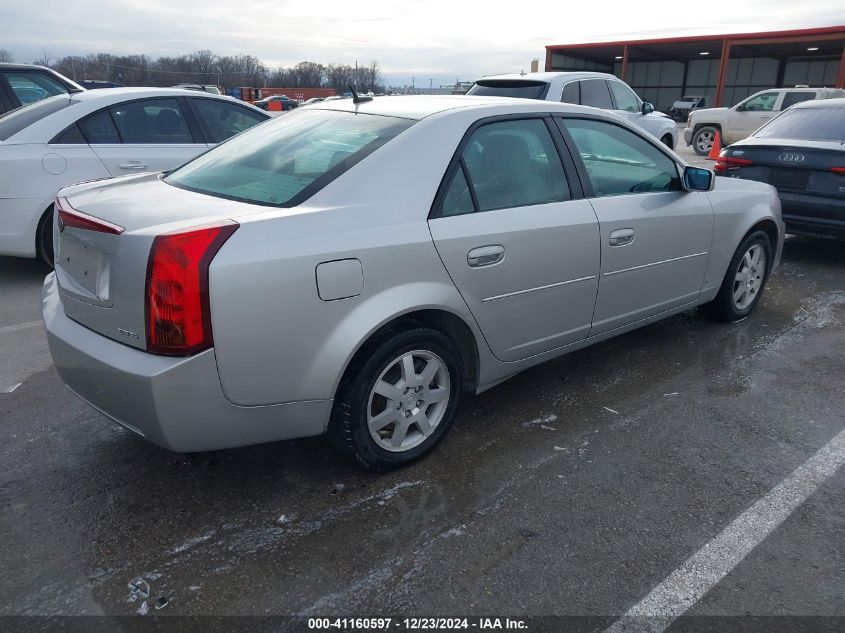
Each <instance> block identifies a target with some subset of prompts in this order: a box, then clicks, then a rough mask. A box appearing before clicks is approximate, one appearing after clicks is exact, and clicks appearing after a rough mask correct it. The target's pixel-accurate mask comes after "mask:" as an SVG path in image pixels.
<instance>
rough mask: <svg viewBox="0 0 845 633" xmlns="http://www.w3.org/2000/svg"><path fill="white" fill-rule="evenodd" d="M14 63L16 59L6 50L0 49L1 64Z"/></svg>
mask: <svg viewBox="0 0 845 633" xmlns="http://www.w3.org/2000/svg"><path fill="white" fill-rule="evenodd" d="M13 61H15V57H14V56H13V55H12V54H11V53H10V52H9V51H7V50H6V49H5V48H0V62H5V63H9V62H13Z"/></svg>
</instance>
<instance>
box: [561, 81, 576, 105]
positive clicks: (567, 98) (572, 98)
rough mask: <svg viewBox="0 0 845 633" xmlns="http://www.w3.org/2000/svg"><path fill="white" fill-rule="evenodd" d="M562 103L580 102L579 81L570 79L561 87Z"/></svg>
mask: <svg viewBox="0 0 845 633" xmlns="http://www.w3.org/2000/svg"><path fill="white" fill-rule="evenodd" d="M560 100H561V101H563V102H564V103H574V104H576V105H578V104H579V103H581V82H580V81H570V82H569V83H568V84H566V85H565V86H564V87H563V96H561V98H560Z"/></svg>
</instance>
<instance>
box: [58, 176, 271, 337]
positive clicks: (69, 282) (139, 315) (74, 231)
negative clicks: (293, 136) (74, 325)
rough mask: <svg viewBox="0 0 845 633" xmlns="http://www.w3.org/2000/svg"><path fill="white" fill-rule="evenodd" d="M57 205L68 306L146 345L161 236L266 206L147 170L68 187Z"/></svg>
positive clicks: (99, 328) (75, 314) (106, 331)
mask: <svg viewBox="0 0 845 633" xmlns="http://www.w3.org/2000/svg"><path fill="white" fill-rule="evenodd" d="M56 210H57V213H56V219H55V224H54V238H55V239H54V243H55V245H56V255H55V268H56V277H57V280H58V283H59V288H60V293H61V298H62V303H63V306H64V310H65V313H66V314H67V316H68V317H70V318H71V319H73V320H75V321H77V322H78V323H80V324H82V325H84V326H86V327H88V328H89V329H91V330H94V331H95V332H98V333H100V334H102V335H104V336H107V337H109V338H111V339H114V340H117V341H120V342H122V343H125V344H127V345H131V346H133V347H137V348H139V349H145V348H146V326H145V320H146V314H145V307H144V306H145V293H146V287H145V284H146V277H147V266H148V259H149V254H150V249H151V247H152V244H153V241H154V239H155V237H156V236H157V235H161V234H164V233H172V232H178V231H182V230H186V229H190V228H192V227H196V226H206V225H209V224H213V223H215V222H221V221H225V220H228V219H229V218H231V217H236V216H244V215H248V214H251V213H256V212H261V211H266V208H265V207H261V206H257V205H250V204H245V203H242V202H236V201H231V200H222V199H219V198H212V197H210V196H205V195H202V194H198V193H195V192H191V191H186V190H184V189H179V188H176V187H173V186H171V185H168V184H167V183H164V182H162V181H161V180H160V178H159V176H158V175H157V174H144V175H140V176H131V177H127V178H118V179H114V180H110V181H107V182H99V183H87V184H83V185H77V186H74V187H69V188H66V189H63V190H62V191H61V192H60V195H59V198H58V199H57V209H56Z"/></svg>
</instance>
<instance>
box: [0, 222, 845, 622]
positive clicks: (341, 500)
mask: <svg viewBox="0 0 845 633" xmlns="http://www.w3.org/2000/svg"><path fill="white" fill-rule="evenodd" d="M46 272H47V271H46V270H45V269H44V267H43V266H41V265H39V264H37V263H35V262H33V261H24V260H15V259H11V258H0V297H2V300H0V359H2V360H1V361H0V433H2V439H3V442H2V444H0V561H2V564H0V616H21V615H24V616H54V615H115V616H119V615H137V614H141V613H145V612H148V617H151V616H152V615H199V614H202V615H261V616H264V615H302V616H319V615H347V616H376V615H387V614H392V615H394V616H396V615H404V616H411V615H414V616H437V615H440V616H442V615H450V614H451V615H458V614H462V615H494V616H500V617H504V616H512V617H524V616H529V615H531V616H578V617H580V618H582V619H581V620H578V621H579V622H581V624H583V628H584V630H602V629H603V628H604V627H606V626H611V625H612V624H613V622H614V621H616V620H618V619H619V618H623V621H624V617H634V616H636V615H637V614H638V613H648V608H650V607H649V605H654V604H659V605H662V606H661V608H662V609H664V610H665V611H666V612H671V610H672V609H675V611H678V610H680V612H681V613H686V614H687V616H686V618H685V619H682V620H678V621H675V622H672V621H671V620H670V621H666V622H664V625H665V626H663V628H658V629H654V628H652V629H648V630H664V629H666V628H667V627H668V630H671V631H675V630H678V631H680V630H710V629H708V628H707V627H711V628H712V630H725V629H724V628H720V627H721V623H724V620H721V619H720V618H719V617H716V616H720V617H721V616H732V617H735V616H744V617H746V618H752V617H753V616H759V617H761V618H763V621H764V622H768V623H770V624H772V626H771V627H769V629H768V630H777V626H774V625H776V624H777V623H779V622H780V623H783V622H788V623H789V626H790V628H788V629H784V630H795V628H793V627H792V625H793V624H796V623H800V624H801V625H802V626H805V627H809V628H804V629H802V630H813V631H815V630H842V628H841V627H842V625H843V623H845V619H839V620H836V619H833V620H827V619H824V618H825V617H830V618H835V617H839V618H845V565H843V562H842V561H843V560H845V493H843V489H845V488H843V484H845V474H844V473H843V472H842V470H841V469H840V468H839V465H841V461H837V460H841V458H842V454H843V452H842V451H843V446H845V435H840V434H841V432H842V431H843V429H845V413H843V411H845V407H843V403H845V380H843V378H844V377H845V354H843V350H845V248H843V244H842V243H841V242H831V241H824V240H813V239H808V238H789V239H788V240H787V243H786V247H785V253H784V261H783V265H782V267H781V269H780V270H779V271H778V272H777V273H776V274H775V275H774V276H773V277H772V278H771V279H770V282H769V286H768V288H767V290H766V292H765V294H764V296H763V299H762V302H761V304H760V306H759V307H758V310H757V311H756V313H755V314H754V315H753V316H752V317H751V318H749V319H747V320H745V321H743V322H741V323H738V324H734V325H724V324H719V323H714V322H711V321H709V320H708V319H707V318H706V317H705V316H704V315H703V314H702V313H701V312H700V311H698V310H693V311H690V312H687V313H684V314H681V315H678V316H675V317H672V318H670V319H668V320H665V321H663V322H660V323H656V324H653V325H650V326H648V327H646V328H643V329H640V330H638V331H636V332H633V333H629V334H626V335H623V336H620V337H618V338H616V339H612V340H610V341H607V342H605V343H601V344H599V345H596V346H593V347H591V348H589V349H585V350H581V351H579V352H576V353H573V354H570V355H568V356H565V357H563V358H560V359H558V360H555V361H551V362H548V363H546V364H544V365H542V366H539V367H536V368H534V369H531V370H529V371H527V372H525V373H523V374H521V375H519V376H517V377H515V378H513V379H511V380H509V381H507V382H506V383H504V384H502V385H500V386H499V387H497V388H495V389H493V390H491V391H488V392H487V393H484V394H482V395H480V396H476V397H470V398H467V399H466V400H465V402H464V405H463V408H462V410H461V412H460V413H459V416H458V419H457V421H456V424H455V426H454V428H453V430H452V432H451V434H450V435H449V436H448V437H447V439H446V440H445V441H444V443H443V444H441V446H440V447H439V448H438V449H437V450H436V451H435V452H434V453H433V454H432V455H431V456H429V457H428V458H426V459H424V460H423V461H421V462H419V463H417V464H415V465H413V466H411V467H408V468H406V469H404V470H401V471H398V472H394V473H390V474H385V475H377V474H372V473H368V472H365V471H363V470H361V469H359V468H358V467H357V466H356V465H355V464H353V463H351V462H350V461H348V460H345V459H340V458H338V457H336V456H334V455H333V454H332V453H331V451H330V449H329V447H328V444H327V443H326V442H325V441H324V440H323V439H321V438H316V439H309V440H304V441H296V442H280V443H274V444H268V445H262V446H255V447H248V448H242V449H236V450H229V451H220V452H214V453H204V454H191V455H178V454H174V453H170V452H168V451H165V450H163V449H160V448H157V447H155V446H152V445H150V444H148V443H146V442H144V441H143V440H141V439H139V438H137V437H135V436H133V435H132V434H130V433H129V432H128V431H126V430H125V429H123V428H121V427H119V426H117V425H116V424H114V423H113V422H111V421H109V420H108V419H106V418H105V417H104V416H102V415H101V414H99V413H97V412H96V411H94V410H93V409H91V408H90V407H89V406H87V405H86V404H84V403H82V402H81V401H79V400H78V399H77V398H76V397H74V396H73V395H72V394H71V393H70V392H68V391H67V389H66V388H65V387H64V386H63V385H62V383H61V381H60V380H59V378H58V376H57V374H56V372H55V370H54V369H53V368H52V367H51V364H50V360H49V355H48V353H47V349H46V341H45V337H44V333H43V329H42V327H41V326H40V324H39V323H38V319H39V305H38V303H39V292H40V284H41V280H42V278H43V276H44V275H45V273H46ZM690 570H692V571H690ZM678 605H683V606H678ZM626 614H627V616H626ZM699 617H700V618H701V619H696V618H699ZM766 618H772V619H771V620H767V619H766ZM789 618H794V619H789ZM648 621H649V622H652V620H648ZM749 621H750V620H749ZM39 622H40V621H39ZM554 622H555V621H553V622H552V624H549V625H548V627H549V628H548V629H544V630H569V629H565V628H564V627H563V626H562V625H561V624H560V621H557V624H555V623H554ZM566 622H567V623H568V625H572V623H573V622H574V620H567V621H566ZM4 623H5V625H6V629H5V630H12V629H13V628H15V627H23V628H26V627H27V626H29V627H32V626H33V620H31V619H26V618H24V619H15V618H8V617H7V618H2V619H0V628H2V627H3V626H4ZM220 626H221V628H220V630H227V629H226V625H224V624H221V625H220ZM114 627H115V628H114V630H123V625H121V624H115V625H114ZM824 627H828V628H824ZM831 627H833V628H831ZM36 628H37V627H36ZM213 628H214V627H213V626H211V625H210V624H209V626H208V627H207V629H206V630H213ZM540 628H541V624H540V623H536V624H535V626H534V630H540ZM37 630H41V629H37ZM109 630H111V629H109ZM529 630H531V629H529ZM624 630H633V629H630V628H626V629H624Z"/></svg>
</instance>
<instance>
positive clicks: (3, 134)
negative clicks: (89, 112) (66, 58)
mask: <svg viewBox="0 0 845 633" xmlns="http://www.w3.org/2000/svg"><path fill="white" fill-rule="evenodd" d="M75 103H79V101H74V100H73V99H72V98H70V97H68V96H65V97H53V98H52V99H46V100H44V101H39V102H38V103H33V104H32V105H28V106H26V107H23V108H17V109H16V110H11V111H9V112H7V113H6V114H4V115H2V116H0V141H5V140H6V139H8V138H11V137H12V136H13V135H15V134H17V133H18V132H20V131H22V130H24V129H26V128H28V127H29V126H30V125H32V124H33V123H35V122H36V121H39V120H41V119H43V118H44V117H46V116H50V115H51V114H54V113H55V112H58V111H59V110H63V109H64V108H67V107H68V106H71V105H73V104H75Z"/></svg>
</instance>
